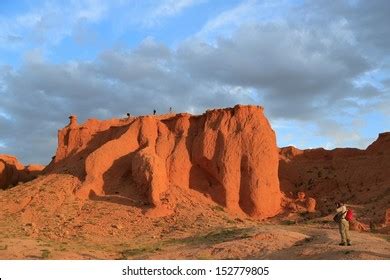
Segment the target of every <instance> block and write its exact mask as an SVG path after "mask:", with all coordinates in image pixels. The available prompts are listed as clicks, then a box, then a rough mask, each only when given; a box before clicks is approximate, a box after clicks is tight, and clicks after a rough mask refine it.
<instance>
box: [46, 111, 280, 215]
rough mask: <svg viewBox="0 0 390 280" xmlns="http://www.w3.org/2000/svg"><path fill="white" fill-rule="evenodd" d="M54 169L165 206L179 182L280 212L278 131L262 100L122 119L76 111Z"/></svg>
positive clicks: (98, 189) (248, 207) (252, 210)
mask: <svg viewBox="0 0 390 280" xmlns="http://www.w3.org/2000/svg"><path fill="white" fill-rule="evenodd" d="M46 172H47V173H53V172H62V173H71V174H73V175H76V176H78V177H79V178H80V180H81V181H82V182H83V184H82V186H81V187H80V188H78V189H77V190H75V192H76V194H77V195H78V196H80V197H83V198H87V197H89V196H91V195H97V196H104V195H110V194H115V195H123V196H126V197H128V198H131V199H135V198H136V199H142V200H144V201H145V202H147V203H149V204H151V205H153V206H155V207H156V208H158V207H159V206H161V205H162V204H163V203H164V193H165V192H166V191H167V190H168V189H169V188H170V187H171V186H179V187H180V188H191V189H195V190H197V191H199V192H201V193H203V194H204V195H205V196H207V197H210V198H211V199H212V200H214V201H215V202H217V203H219V204H220V205H222V206H224V207H226V208H227V209H229V210H230V211H235V212H244V213H246V214H248V215H250V216H253V217H257V218H266V217H270V216H274V215H276V214H277V213H278V212H279V211H280V199H281V193H280V190H279V180H278V149H277V147H276V140H275V133H274V131H273V130H272V129H271V127H270V125H269V123H268V121H267V119H266V118H265V116H264V114H263V109H262V108H261V107H257V106H235V107H234V108H228V109H220V110H211V111H207V112H206V113H205V114H203V115H200V116H192V115H189V114H178V115H164V116H144V117H137V118H132V117H129V118H126V119H121V120H110V121H97V120H89V121H87V122H86V123H85V124H84V125H81V126H79V125H78V124H77V120H76V118H75V117H74V116H73V117H71V122H70V124H69V125H68V126H67V127H65V128H64V129H62V130H60V131H59V133H58V149H57V153H56V157H55V158H54V159H53V161H52V163H51V164H50V165H49V166H48V168H47V170H46Z"/></svg>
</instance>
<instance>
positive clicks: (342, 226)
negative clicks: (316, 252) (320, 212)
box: [334, 202, 351, 246]
mask: <svg viewBox="0 0 390 280" xmlns="http://www.w3.org/2000/svg"><path fill="white" fill-rule="evenodd" d="M336 207H337V209H336V212H337V214H336V216H335V218H334V220H335V221H336V222H338V224H339V231H340V236H341V243H340V244H339V245H340V246H345V245H348V246H351V240H350V238H349V221H348V220H347V219H346V216H347V212H348V210H347V206H345V205H344V204H343V203H341V202H336ZM348 216H349V215H348Z"/></svg>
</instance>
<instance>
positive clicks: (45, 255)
mask: <svg viewBox="0 0 390 280" xmlns="http://www.w3.org/2000/svg"><path fill="white" fill-rule="evenodd" d="M50 255H51V253H50V251H49V250H47V249H43V250H41V258H42V259H44V260H47V259H48V258H49V257H50Z"/></svg>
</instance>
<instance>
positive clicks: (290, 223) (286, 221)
mask: <svg viewBox="0 0 390 280" xmlns="http://www.w3.org/2000/svg"><path fill="white" fill-rule="evenodd" d="M280 224H281V225H284V226H291V225H295V224H296V222H295V221H291V220H284V221H281V222H280Z"/></svg>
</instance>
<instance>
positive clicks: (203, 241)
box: [166, 228, 253, 246]
mask: <svg viewBox="0 0 390 280" xmlns="http://www.w3.org/2000/svg"><path fill="white" fill-rule="evenodd" d="M252 231H253V228H223V229H218V230H215V231H212V232H209V233H207V234H205V235H198V236H190V237H186V238H182V239H171V240H168V241H166V243H169V244H186V245H191V246H199V245H214V244H218V243H223V242H227V241H231V240H237V239H244V238H248V237H250V234H249V233H251V232H252Z"/></svg>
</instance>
